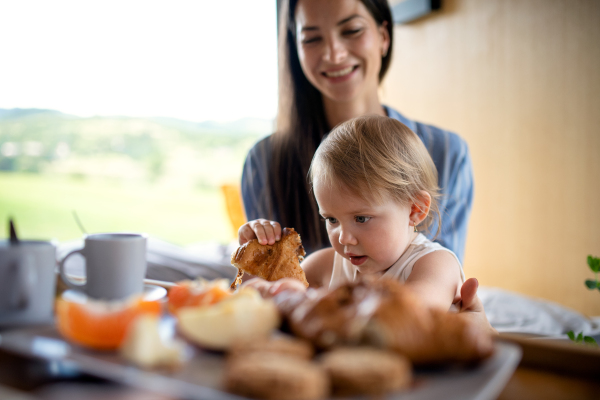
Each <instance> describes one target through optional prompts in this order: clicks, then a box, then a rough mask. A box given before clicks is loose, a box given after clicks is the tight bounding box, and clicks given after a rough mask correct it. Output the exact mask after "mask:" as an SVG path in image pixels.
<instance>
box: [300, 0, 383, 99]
mask: <svg viewBox="0 0 600 400" xmlns="http://www.w3.org/2000/svg"><path fill="white" fill-rule="evenodd" d="M295 21H296V46H297V48H298V58H299V59H300V64H301V66H302V70H303V71H304V74H305V75H306V78H307V79H308V80H309V82H310V83H312V85H313V86H314V87H315V88H317V89H318V90H319V91H320V92H321V94H322V95H323V96H324V97H326V98H328V99H330V100H332V101H336V102H348V101H352V100H356V99H361V98H367V97H368V96H373V95H376V93H377V88H378V86H379V70H380V69H381V58H382V56H383V54H384V53H386V52H387V49H388V46H389V42H390V41H389V34H388V31H387V29H386V27H385V26H383V25H382V26H377V23H376V21H375V19H374V18H373V16H372V15H371V14H370V13H369V11H368V10H367V8H366V7H365V5H364V4H363V3H362V2H361V1H359V0H325V1H324V0H300V1H299V2H298V4H297V6H296V14H295Z"/></svg>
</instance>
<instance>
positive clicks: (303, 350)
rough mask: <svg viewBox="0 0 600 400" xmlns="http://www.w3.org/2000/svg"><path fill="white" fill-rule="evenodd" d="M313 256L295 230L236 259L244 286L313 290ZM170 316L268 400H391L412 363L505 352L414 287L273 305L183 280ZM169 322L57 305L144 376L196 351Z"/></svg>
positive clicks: (308, 295)
mask: <svg viewBox="0 0 600 400" xmlns="http://www.w3.org/2000/svg"><path fill="white" fill-rule="evenodd" d="M304 255H305V252H304V249H303V247H302V243H301V241H300V236H299V235H298V233H297V232H295V231H294V230H293V229H289V228H285V229H284V230H283V234H282V238H281V240H279V241H278V242H276V243H275V244H274V245H271V246H263V245H260V244H258V242H257V240H251V241H249V242H248V243H246V244H244V245H242V246H240V247H239V248H238V250H237V251H236V252H235V253H234V254H233V255H232V257H231V262H232V264H233V265H234V266H236V267H237V268H238V269H239V271H240V273H239V274H238V279H236V282H237V281H239V279H241V274H243V273H244V272H247V273H249V274H252V275H255V276H258V277H261V278H263V279H266V280H268V281H276V280H279V279H282V278H293V279H297V280H299V281H301V282H303V283H304V285H306V286H308V282H307V280H306V277H305V275H304V272H303V270H302V268H301V267H300V261H301V260H302V259H303V257H304ZM235 285H236V284H235V282H234V286H235ZM168 310H169V312H170V313H171V314H172V315H173V316H174V317H175V318H176V321H177V332H178V333H179V334H180V335H181V336H182V338H185V339H187V340H188V341H189V342H191V343H193V344H196V345H198V346H200V347H201V348H204V349H210V350H217V351H227V353H228V355H227V359H226V360H224V362H223V364H221V365H224V370H221V371H219V373H223V375H222V376H223V381H222V382H223V383H222V389H223V390H226V391H228V392H230V393H233V394H236V395H240V396H246V397H251V398H256V399H282V400H300V399H309V400H310V399H324V398H328V397H330V396H331V395H334V396H354V395H366V396H382V395H385V394H386V393H389V392H394V391H398V390H406V389H407V388H410V386H411V384H412V364H417V365H419V364H428V365H429V364H438V363H443V362H456V361H458V362H472V361H477V360H481V359H483V358H485V357H487V356H489V355H490V354H491V353H492V351H493V343H492V339H491V337H490V334H489V332H487V331H483V330H482V329H481V328H480V327H479V326H477V325H475V324H474V323H472V322H471V321H470V320H468V319H466V318H463V317H462V316H460V315H458V314H452V313H448V312H445V311H442V310H435V309H429V308H426V307H423V306H422V305H421V304H420V303H419V301H418V299H417V298H416V297H415V296H414V295H413V293H412V291H411V290H410V288H408V287H406V286H405V285H403V284H401V283H399V282H397V281H395V280H388V279H378V280H375V279H363V280H359V281H356V282H352V283H347V284H344V285H341V286H339V287H337V288H335V289H333V290H327V289H308V291H306V292H302V291H293V290H289V291H284V292H282V293H279V294H278V295H276V296H275V297H274V298H272V299H271V298H269V299H263V298H262V297H261V295H260V293H259V291H258V290H256V289H254V288H252V287H243V286H242V287H241V288H240V289H239V290H237V291H233V290H231V288H229V282H228V281H226V280H214V281H205V280H195V281H182V282H178V284H177V285H176V286H174V287H172V288H171V289H170V292H169V300H168ZM160 313H161V306H160V304H159V303H158V302H145V301H143V300H142V299H141V298H134V299H129V300H127V301H124V302H118V303H115V304H104V303H97V302H89V303H85V304H80V303H77V302H74V301H70V300H69V299H63V298H61V299H59V300H58V301H57V325H58V329H59V332H60V333H62V334H63V335H64V336H65V337H66V338H68V339H70V340H72V341H74V342H76V343H79V344H82V345H84V346H88V347H92V348H94V349H108V350H116V349H118V348H119V347H120V350H121V353H120V354H121V356H122V357H123V358H124V359H125V360H127V361H129V362H131V363H133V364H135V365H137V366H140V367H142V368H157V367H158V368H168V369H172V368H174V367H177V366H179V365H181V364H182V363H183V353H184V351H183V350H184V344H183V343H182V342H177V341H171V342H169V341H164V340H163V338H161V337H160V335H159V323H160ZM282 317H283V318H284V320H285V322H286V324H284V327H282V328H281V330H283V331H285V330H286V329H288V330H289V332H290V333H291V334H293V336H291V335H285V334H283V333H282V332H281V331H277V328H279V327H280V326H281V321H282ZM171 321H174V319H173V318H172V319H171ZM188 350H189V349H188ZM315 353H317V355H316V356H315ZM219 376H221V375H219Z"/></svg>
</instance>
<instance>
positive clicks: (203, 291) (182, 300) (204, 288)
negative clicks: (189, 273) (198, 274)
mask: <svg viewBox="0 0 600 400" xmlns="http://www.w3.org/2000/svg"><path fill="white" fill-rule="evenodd" d="M231 293H232V291H231V289H229V283H228V282H227V280H225V279H219V280H215V281H210V282H207V281H204V280H196V281H190V280H187V281H181V282H178V283H177V286H174V287H172V288H171V289H170V290H169V311H170V312H172V313H176V312H177V311H178V310H179V309H180V308H183V307H197V306H208V305H211V304H215V303H218V302H219V301H221V300H223V299H225V298H227V297H229V296H231Z"/></svg>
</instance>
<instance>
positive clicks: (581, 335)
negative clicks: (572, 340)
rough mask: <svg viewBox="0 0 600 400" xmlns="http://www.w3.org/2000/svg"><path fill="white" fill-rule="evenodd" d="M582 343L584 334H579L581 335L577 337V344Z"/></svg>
mask: <svg viewBox="0 0 600 400" xmlns="http://www.w3.org/2000/svg"><path fill="white" fill-rule="evenodd" d="M582 341H583V332H579V335H577V339H576V342H577V343H581V342H582Z"/></svg>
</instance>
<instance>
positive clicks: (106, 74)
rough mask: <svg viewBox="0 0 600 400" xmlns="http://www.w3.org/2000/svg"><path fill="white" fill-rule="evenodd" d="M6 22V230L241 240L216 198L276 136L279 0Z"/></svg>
mask: <svg viewBox="0 0 600 400" xmlns="http://www.w3.org/2000/svg"><path fill="white" fill-rule="evenodd" d="M0 10H1V11H0V15H2V16H3V17H0V19H1V23H0V37H2V38H3V46H2V50H1V54H2V62H1V63H0V188H1V189H0V221H6V220H7V217H8V216H13V217H14V218H15V220H16V222H17V227H18V231H19V232H18V233H19V234H20V235H21V236H22V237H24V238H45V239H47V238H55V239H58V240H60V241H64V240H70V239H75V238H79V237H81V231H80V230H79V228H78V226H77V224H76V223H75V220H74V217H73V214H72V212H73V211H76V212H77V215H78V216H79V219H80V220H81V222H82V224H83V226H84V227H85V229H86V230H87V231H89V232H101V231H122V230H128V231H142V232H147V233H148V234H150V235H152V236H155V237H159V238H162V239H164V240H167V241H170V242H173V243H175V244H179V245H188V244H190V243H195V242H198V241H217V242H221V243H226V242H229V241H231V240H232V239H233V238H234V232H233V229H232V228H231V227H230V223H229V220H228V216H227V214H226V209H225V206H224V204H225V203H224V201H223V195H222V192H221V189H220V188H221V186H222V185H227V184H235V185H237V184H239V181H240V177H241V170H242V164H243V161H244V159H245V155H246V153H247V151H248V150H249V149H250V147H251V146H252V145H253V144H254V142H255V141H256V140H258V139H259V138H260V137H262V136H264V135H267V134H269V133H271V131H272V128H273V118H274V117H275V113H276V102H277V98H276V96H277V44H276V41H277V38H276V35H277V29H276V25H277V24H276V3H275V0H260V1H251V2H249V1H244V0H232V1H227V2H209V1H169V2H146V1H135V0H127V1H95V0H92V1H86V2H80V1H73V0H53V1H41V0H25V1H19V2H2V4H1V5H0ZM3 224H4V222H3ZM0 233H1V236H2V237H6V235H7V234H8V232H7V231H6V229H2V230H0Z"/></svg>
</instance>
